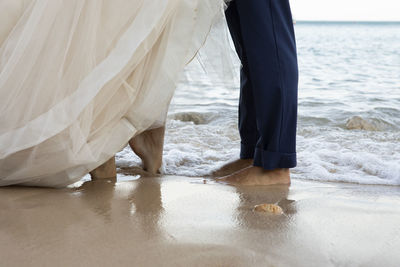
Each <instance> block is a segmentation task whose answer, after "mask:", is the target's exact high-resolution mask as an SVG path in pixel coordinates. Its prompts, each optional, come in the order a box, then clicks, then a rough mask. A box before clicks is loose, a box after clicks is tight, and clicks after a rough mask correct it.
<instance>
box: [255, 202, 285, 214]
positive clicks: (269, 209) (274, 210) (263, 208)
mask: <svg viewBox="0 0 400 267" xmlns="http://www.w3.org/2000/svg"><path fill="white" fill-rule="evenodd" d="M254 211H257V212H266V213H271V214H277V215H279V214H283V210H282V208H281V207H279V206H278V205H275V204H260V205H256V206H254Z"/></svg>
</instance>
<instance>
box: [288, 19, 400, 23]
mask: <svg viewBox="0 0 400 267" xmlns="http://www.w3.org/2000/svg"><path fill="white" fill-rule="evenodd" d="M293 21H295V22H352V23H354V22H361V23H362V22H367V23H368V22H369V23H371V22H377V23H400V20H319V19H317V20H313V19H293Z"/></svg>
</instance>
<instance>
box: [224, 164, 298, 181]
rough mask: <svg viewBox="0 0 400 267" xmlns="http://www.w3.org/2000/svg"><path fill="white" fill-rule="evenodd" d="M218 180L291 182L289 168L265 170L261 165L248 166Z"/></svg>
mask: <svg viewBox="0 0 400 267" xmlns="http://www.w3.org/2000/svg"><path fill="white" fill-rule="evenodd" d="M218 181H221V182H225V183H228V184H234V185H274V184H290V171H289V169H275V170H264V169H263V168H261V167H255V166H252V167H248V168H245V169H243V170H240V171H238V172H236V173H234V174H232V175H229V176H225V177H222V178H220V179H218Z"/></svg>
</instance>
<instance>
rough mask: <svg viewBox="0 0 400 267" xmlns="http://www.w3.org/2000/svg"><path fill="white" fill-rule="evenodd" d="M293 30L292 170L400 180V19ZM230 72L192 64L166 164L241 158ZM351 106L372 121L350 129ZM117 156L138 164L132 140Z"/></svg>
mask: <svg viewBox="0 0 400 267" xmlns="http://www.w3.org/2000/svg"><path fill="white" fill-rule="evenodd" d="M295 31H296V38H297V46H298V47H297V48H298V59H299V67H300V86H299V118H298V135H297V153H298V167H296V168H294V169H293V171H292V173H293V175H292V177H293V178H294V179H305V180H320V181H331V182H351V183H360V184H381V185H400V23H324V22H312V23H311V22H307V23H306V22H298V23H297V24H296V25H295ZM235 67H236V69H237V68H238V66H237V65H235ZM237 75H238V71H237ZM234 80H235V79H226V81H225V82H216V81H213V79H210V77H209V73H206V72H205V71H204V70H203V68H202V67H201V65H200V64H199V62H196V61H194V62H193V63H192V64H190V65H189V66H188V67H187V69H186V72H185V75H184V77H183V78H182V80H181V81H180V83H179V86H178V88H177V91H176V95H175V97H174V99H173V101H172V104H171V107H170V111H169V115H168V121H167V133H166V139H165V149H164V165H163V172H164V173H165V174H169V175H186V176H204V175H207V174H209V173H210V172H211V171H212V170H214V169H216V168H218V167H220V166H221V165H223V164H224V163H226V162H228V161H230V160H233V159H237V158H238V156H239V144H240V139H239V134H238V130H237V109H238V98H239V84H238V83H237V81H236V82H234ZM354 116H360V117H362V119H363V120H365V121H366V122H367V123H368V124H370V125H371V127H372V128H373V130H361V129H359V130H358V129H353V130H349V129H347V127H346V123H347V121H348V120H349V119H350V118H352V117H354ZM117 161H118V165H119V166H127V165H128V166H134V165H139V164H140V160H139V159H138V158H137V157H135V156H134V155H132V152H131V151H129V149H125V150H124V151H122V152H120V153H119V154H118V155H117Z"/></svg>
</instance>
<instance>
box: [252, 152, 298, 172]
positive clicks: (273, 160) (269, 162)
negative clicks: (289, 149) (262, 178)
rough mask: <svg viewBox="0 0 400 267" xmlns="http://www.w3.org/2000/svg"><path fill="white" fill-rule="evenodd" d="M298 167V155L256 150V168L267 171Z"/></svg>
mask: <svg viewBox="0 0 400 267" xmlns="http://www.w3.org/2000/svg"><path fill="white" fill-rule="evenodd" d="M296 165H297V159H296V153H280V152H271V151H266V150H262V149H260V148H256V149H255V153H254V166H258V167H262V168H264V169H265V170H273V169H279V168H283V169H287V168H294V167H296Z"/></svg>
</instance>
